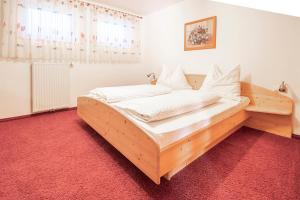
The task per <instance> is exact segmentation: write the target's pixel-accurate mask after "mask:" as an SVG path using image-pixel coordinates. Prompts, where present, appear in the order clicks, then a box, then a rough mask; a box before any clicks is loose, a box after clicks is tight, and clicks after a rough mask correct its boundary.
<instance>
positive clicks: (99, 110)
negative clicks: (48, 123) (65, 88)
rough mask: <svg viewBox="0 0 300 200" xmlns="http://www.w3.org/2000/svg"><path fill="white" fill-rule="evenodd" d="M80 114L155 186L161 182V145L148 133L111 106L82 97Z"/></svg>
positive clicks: (80, 99) (79, 107) (80, 98)
mask: <svg viewBox="0 0 300 200" xmlns="http://www.w3.org/2000/svg"><path fill="white" fill-rule="evenodd" d="M77 105H78V108H77V113H78V115H79V116H80V117H81V118H82V119H83V120H84V121H85V122H86V123H88V124H89V125H90V126H91V127H92V128H93V129H94V130H96V131H97V133H99V134H100V135H101V136H102V137H103V138H104V139H105V140H107V141H108V142H109V143H110V144H111V145H113V146H114V147H115V148H116V149H117V150H118V151H120V152H121V153H122V154H123V155H124V156H125V157H126V158H127V159H128V160H130V161H131V162H132V163H133V164H134V165H135V166H137V167H138V168H139V169H140V170H141V171H143V172H144V173H145V174H146V175H147V176H148V177H149V178H150V179H152V180H153V181H154V182H155V183H157V184H159V183H160V177H159V176H158V174H159V173H158V172H159V146H158V145H157V143H156V142H155V141H154V139H153V138H152V137H151V136H149V135H148V134H147V133H145V132H144V131H142V130H141V129H140V128H139V127H137V126H135V125H134V124H133V123H132V122H131V121H129V120H128V119H127V118H126V117H124V116H123V115H122V114H120V113H119V112H117V111H116V110H114V109H113V108H112V107H110V106H109V105H107V104H105V103H102V102H100V101H97V100H95V99H92V98H88V97H79V98H78V103H77Z"/></svg>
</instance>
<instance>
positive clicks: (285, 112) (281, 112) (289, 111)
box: [245, 105, 293, 115]
mask: <svg viewBox="0 0 300 200" xmlns="http://www.w3.org/2000/svg"><path fill="white" fill-rule="evenodd" d="M291 107H292V106H291ZM245 110H246V111H249V112H259V113H267V114H275V115H291V114H293V109H292V108H290V109H282V108H278V107H271V106H270V107H267V106H256V105H249V106H248V107H247V108H246V109H245Z"/></svg>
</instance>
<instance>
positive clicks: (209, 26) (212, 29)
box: [184, 16, 217, 51]
mask: <svg viewBox="0 0 300 200" xmlns="http://www.w3.org/2000/svg"><path fill="white" fill-rule="evenodd" d="M216 29H217V17H216V16H214V17H209V18H205V19H200V20H197V21H193V22H189V23H186V24H185V25H184V50H185V51H191V50H200V49H213V48H216V32H217V30H216Z"/></svg>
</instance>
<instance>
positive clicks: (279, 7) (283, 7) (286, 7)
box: [212, 0, 300, 17]
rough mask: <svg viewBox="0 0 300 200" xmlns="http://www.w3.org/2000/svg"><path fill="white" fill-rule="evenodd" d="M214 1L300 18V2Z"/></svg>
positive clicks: (260, 0) (259, 0)
mask: <svg viewBox="0 0 300 200" xmlns="http://www.w3.org/2000/svg"><path fill="white" fill-rule="evenodd" d="M212 1H217V2H220V3H226V4H232V5H236V6H243V7H247V8H254V9H258V10H264V11H269V12H274V13H280V14H285V15H291V16H296V17H300V1H299V0H212Z"/></svg>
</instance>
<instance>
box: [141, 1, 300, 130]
mask: <svg viewBox="0 0 300 200" xmlns="http://www.w3.org/2000/svg"><path fill="white" fill-rule="evenodd" d="M210 16H217V48H216V49H210V50H199V51H187V52H185V51H184V50H183V47H184V31H183V30H184V23H186V22H189V21H193V20H197V19H201V18H206V17H210ZM144 24H145V30H144V46H145V51H144V55H145V60H144V62H145V63H144V64H145V66H146V67H149V68H152V70H153V71H155V72H158V71H159V69H160V66H161V64H163V63H164V64H167V65H169V66H171V67H174V66H176V65H178V64H182V65H183V66H184V69H185V71H186V72H187V73H206V72H207V71H208V70H209V69H210V68H211V66H212V64H220V65H223V66H225V67H232V66H233V65H237V64H241V66H242V78H243V79H244V80H245V79H246V80H247V81H251V82H252V83H254V84H257V85H261V86H264V87H266V88H269V89H277V88H278V86H279V85H280V83H281V81H282V80H285V81H286V82H287V83H288V84H289V86H290V91H291V92H292V93H293V95H294V100H295V101H296V115H295V117H294V120H295V123H294V124H295V127H294V132H295V133H298V134H300V123H299V121H300V102H299V98H300V57H299V56H300V54H299V53H300V37H299V35H300V18H297V17H290V16H284V15H279V14H273V13H268V12H264V11H258V10H253V9H248V8H242V7H236V6H230V5H226V4H221V3H216V2H211V1H206V0H185V1H183V2H181V3H178V4H175V5H173V6H171V7H168V8H166V9H164V10H161V11H159V12H156V13H153V14H151V15H148V16H146V17H145V20H144Z"/></svg>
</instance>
